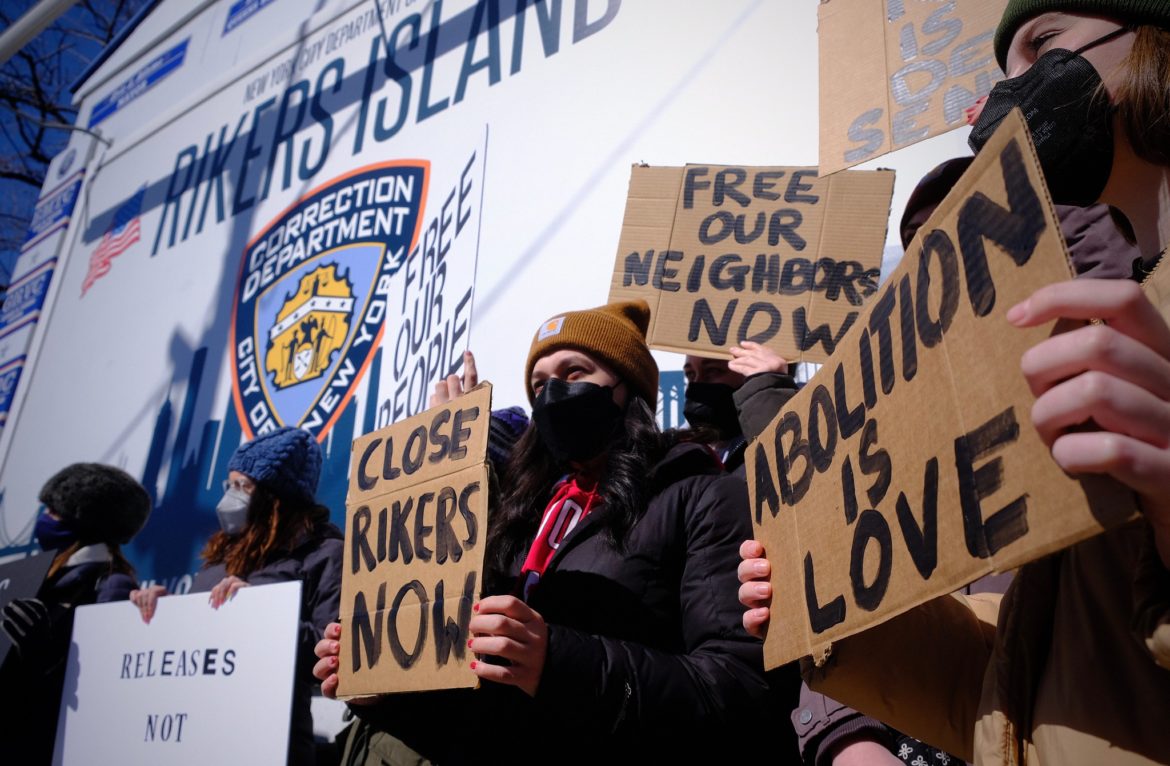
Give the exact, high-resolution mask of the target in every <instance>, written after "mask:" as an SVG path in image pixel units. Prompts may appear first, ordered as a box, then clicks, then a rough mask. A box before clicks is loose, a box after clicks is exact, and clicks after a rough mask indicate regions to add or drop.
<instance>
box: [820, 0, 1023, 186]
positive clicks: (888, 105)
mask: <svg viewBox="0 0 1170 766" xmlns="http://www.w3.org/2000/svg"><path fill="white" fill-rule="evenodd" d="M1006 5H1007V2H1006V0H947V2H939V0H880V2H875V0H823V2H821V4H820V7H819V8H818V20H819V24H818V38H819V43H820V78H821V79H820V82H821V86H820V94H821V106H820V120H821V128H820V133H821V134H820V146H821V151H820V167H821V172H822V173H824V174H826V175H827V174H829V173H836V172H837V171H838V170H841V169H843V168H847V167H852V166H853V165H856V164H858V163H860V162H865V161H866V160H872V159H874V158H875V157H880V156H881V155H883V154H886V153H888V152H892V151H894V150H895V149H901V148H902V147H904V146H909V145H910V144H913V143H917V142H918V141H922V140H923V139H926V138H930V137H931V136H937V135H939V134H941V133H946V132H947V131H949V130H951V129H953V128H958V127H962V126H963V125H966V124H967V110H968V109H970V108H971V107H973V106H975V104H976V102H977V101H978V100H979V99H981V98H983V97H984V96H986V95H987V94H988V93H989V92H990V91H991V87H992V86H993V85H994V84H995V83H996V82H998V81H999V80H1000V79H1002V78H1003V73H1002V72H1000V69H999V65H998V64H997V63H996V61H995V53H994V50H993V38H994V37H995V28H996V26H997V25H998V24H999V19H1000V17H1001V16H1002V15H1003V10H1004V7H1005V6H1006Z"/></svg>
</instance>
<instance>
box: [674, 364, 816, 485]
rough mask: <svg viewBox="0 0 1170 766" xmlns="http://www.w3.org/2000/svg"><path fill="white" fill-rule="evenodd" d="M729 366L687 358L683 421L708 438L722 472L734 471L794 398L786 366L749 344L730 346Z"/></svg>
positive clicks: (737, 470)
mask: <svg viewBox="0 0 1170 766" xmlns="http://www.w3.org/2000/svg"><path fill="white" fill-rule="evenodd" d="M728 351H729V352H730V353H731V355H732V359H731V360H730V361H727V360H723V359H711V358H708V357H701V356H687V358H686V360H685V362H684V363H683V374H684V375H685V376H686V379H687V389H686V402H685V405H684V406H683V416H684V417H686V419H687V423H689V424H690V425H691V426H692V427H695V428H699V429H701V430H702V431H704V432H707V433H711V434H713V435H714V440H713V441H712V442H711V443H710V444H709V446H710V447H711V448H712V449H714V450H715V453H716V455H718V456H719V459H720V460H721V461H722V462H723V467H724V469H725V470H726V471H727V472H728V473H735V472H740V473H742V470H741V469H742V468H743V464H744V451H745V449H746V447H747V442H748V440H750V439H753V438H755V436H756V435H757V434H759V433H760V432H761V431H762V430H763V429H764V428H765V427H766V426H767V425H768V423H770V422H771V420H772V418H773V417H775V415H776V413H777V412H778V411H779V410H780V407H782V406H783V405H784V403H785V402H787V401H788V400H789V399H790V398H792V396H793V395H794V394H795V393H796V383H795V381H793V379H792V377H791V376H790V375H789V374H788V363H787V362H786V361H784V359H782V358H781V357H780V356H779V355H777V354H776V353H775V352H774V351H772V350H771V349H769V348H767V347H766V346H762V345H760V344H759V343H755V342H752V341H744V342H743V344H742V345H740V346H732V347H731V348H730V349H728Z"/></svg>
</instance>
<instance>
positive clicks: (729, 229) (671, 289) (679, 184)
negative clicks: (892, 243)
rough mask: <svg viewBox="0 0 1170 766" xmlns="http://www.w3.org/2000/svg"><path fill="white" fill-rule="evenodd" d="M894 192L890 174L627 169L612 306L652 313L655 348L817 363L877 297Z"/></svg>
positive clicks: (716, 168)
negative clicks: (769, 353) (761, 351)
mask: <svg viewBox="0 0 1170 766" xmlns="http://www.w3.org/2000/svg"><path fill="white" fill-rule="evenodd" d="M893 190H894V173H893V171H888V170H879V171H853V172H850V173H842V174H840V175H837V176H835V177H833V178H824V179H818V178H817V169H816V168H802V167H735V166H709V165H687V166H686V167H683V168H678V167H649V166H635V167H634V168H633V169H632V170H631V174H630V191H629V196H628V197H627V200H626V214H625V219H624V220H623V222H622V233H621V239H620V241H619V243H618V253H617V261H616V263H615V265H614V272H613V281H612V282H611V283H610V291H609V300H610V301H611V302H613V301H622V300H631V299H636V298H644V299H645V300H646V301H647V303H649V304H650V308H651V312H652V314H651V320H650V329H649V333H648V338H647V340H648V342H649V344H650V346H651V347H652V348H659V349H663V350H666V351H677V352H679V353H683V354H702V355H704V356H712V357H723V358H727V357H729V353H728V351H727V349H728V347H729V346H733V345H736V344H739V343H742V342H743V341H745V340H747V341H755V342H757V343H762V344H764V345H766V346H768V347H770V348H772V349H773V350H775V351H776V353H778V354H780V355H781V356H782V357H784V358H785V359H787V360H788V361H790V362H801V361H803V362H819V361H823V360H825V359H827V358H828V357H829V355H830V354H832V353H833V350H834V349H835V348H836V345H837V342H838V341H839V340H840V339H841V338H842V337H843V336H844V335H845V333H846V332H848V330H849V328H850V327H852V325H853V323H854V322H855V321H856V320H857V317H858V316H859V314H860V312H861V307H862V305H863V304H864V302H865V300H866V299H867V298H868V297H869V296H871V295H873V294H874V292H875V291H876V290H877V283H878V276H879V274H880V271H881V262H882V250H883V242H884V240H885V235H886V222H887V218H888V217H889V212H890V198H891V196H892V195H893Z"/></svg>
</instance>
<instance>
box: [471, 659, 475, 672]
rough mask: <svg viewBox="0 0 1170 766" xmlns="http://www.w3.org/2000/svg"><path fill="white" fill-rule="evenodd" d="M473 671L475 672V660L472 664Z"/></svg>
mask: <svg viewBox="0 0 1170 766" xmlns="http://www.w3.org/2000/svg"><path fill="white" fill-rule="evenodd" d="M471 669H472V670H475V661H474V660H472V662H471Z"/></svg>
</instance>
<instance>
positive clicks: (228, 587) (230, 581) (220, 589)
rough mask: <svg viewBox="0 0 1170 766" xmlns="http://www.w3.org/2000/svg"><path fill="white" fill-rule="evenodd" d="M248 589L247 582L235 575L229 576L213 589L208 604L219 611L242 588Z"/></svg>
mask: <svg viewBox="0 0 1170 766" xmlns="http://www.w3.org/2000/svg"><path fill="white" fill-rule="evenodd" d="M247 587H248V581H247V580H243V579H241V578H239V577H236V576H235V575H228V576H227V577H225V578H223V579H222V580H220V581H219V582H217V583H216V584H215V587H214V588H212V589H211V595H210V596H208V597H207V603H209V604H211V608H212V609H219V608H220V607H221V606H223V605H224V604H225V603H227V602H228V601H231V600H232V599H233V598H235V596H236V594H237V593H239V592H240V589H241V588H247Z"/></svg>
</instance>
